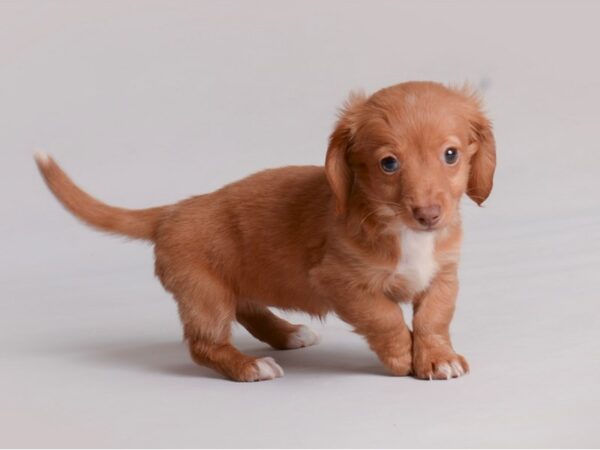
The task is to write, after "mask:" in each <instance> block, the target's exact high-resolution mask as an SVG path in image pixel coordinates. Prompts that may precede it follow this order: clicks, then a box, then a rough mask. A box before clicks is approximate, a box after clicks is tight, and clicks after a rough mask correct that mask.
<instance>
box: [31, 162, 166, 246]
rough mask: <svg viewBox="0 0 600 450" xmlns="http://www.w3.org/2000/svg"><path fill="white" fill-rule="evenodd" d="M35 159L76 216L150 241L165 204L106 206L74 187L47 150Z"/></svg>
mask: <svg viewBox="0 0 600 450" xmlns="http://www.w3.org/2000/svg"><path fill="white" fill-rule="evenodd" d="M35 161H36V163H37V165H38V168H39V169H40V172H41V173H42V176H43V177H44V180H45V181H46V184H47V185H48V187H49V188H50V190H51V191H52V193H53V194H54V195H55V196H56V198H57V199H58V200H59V201H60V202H61V203H62V204H63V206H64V207H65V208H66V209H68V210H69V211H71V212H72V213H73V214H74V215H75V216H76V217H78V218H79V219H81V220H82V221H84V222H85V223H87V224H88V225H91V226H93V227H95V228H98V229H100V230H102V231H108V232H110V233H118V234H123V235H125V236H129V237H131V238H135V239H146V240H153V237H154V233H155V230H156V228H157V226H158V223H159V221H160V219H161V216H162V215H163V214H164V212H165V209H166V208H165V207H159V208H148V209H137V210H133V209H123V208H116V207H114V206H109V205H107V204H105V203H102V202H100V201H98V200H96V199H95V198H93V197H92V196H91V195H89V194H87V193H85V192H84V191H82V190H81V189H80V188H79V187H77V186H76V185H75V183H73V181H71V179H70V178H69V177H68V176H67V174H66V173H65V172H63V170H62V169H61V168H60V167H59V166H58V164H56V162H54V160H53V159H52V158H51V157H50V156H49V155H47V154H46V153H43V152H39V153H36V154H35Z"/></svg>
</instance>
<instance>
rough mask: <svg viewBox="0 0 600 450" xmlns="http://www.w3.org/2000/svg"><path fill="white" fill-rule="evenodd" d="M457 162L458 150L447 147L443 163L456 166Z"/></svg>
mask: <svg viewBox="0 0 600 450" xmlns="http://www.w3.org/2000/svg"><path fill="white" fill-rule="evenodd" d="M456 161H458V150H457V149H456V148H454V147H448V148H447V149H446V150H444V162H445V163H446V164H448V165H449V166H452V165H454V164H456Z"/></svg>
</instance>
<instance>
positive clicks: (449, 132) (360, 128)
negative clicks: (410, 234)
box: [326, 83, 495, 231]
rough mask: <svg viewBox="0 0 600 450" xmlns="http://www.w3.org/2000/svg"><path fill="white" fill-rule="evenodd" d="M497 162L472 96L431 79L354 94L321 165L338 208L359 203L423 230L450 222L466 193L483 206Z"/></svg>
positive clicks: (342, 210)
mask: <svg viewBox="0 0 600 450" xmlns="http://www.w3.org/2000/svg"><path fill="white" fill-rule="evenodd" d="M494 168H495V144H494V138H493V135H492V131H491V127H490V123H489V121H488V120H487V119H486V118H485V116H484V115H483V114H482V112H481V111H480V107H479V103H478V101H477V100H476V98H475V97H474V96H473V95H470V94H468V93H465V92H463V91H457V90H452V89H448V88H445V87H443V86H441V85H439V84H435V83H404V84H400V85H397V86H393V87H391V88H387V89H384V90H381V91H379V92H377V93H375V94H374V95H373V96H371V97H370V98H364V97H356V96H355V97H352V98H351V99H350V100H349V102H348V104H347V105H346V107H345V110H344V111H343V113H342V116H341V118H340V121H339V122H338V124H337V127H336V129H335V131H334V132H333V134H332V136H331V141H330V146H329V149H328V154H327V163H326V172H327V176H328V179H329V182H330V184H331V187H332V190H333V192H334V194H335V196H336V201H337V207H338V211H339V212H340V213H345V212H347V211H348V210H349V209H351V208H352V205H353V204H355V203H356V202H361V203H362V204H363V205H364V204H367V205H368V209H369V210H370V211H372V212H373V213H374V214H378V215H380V216H388V217H389V216H393V217H394V218H397V220H399V221H400V222H401V224H402V225H404V226H406V227H408V228H411V229H413V230H422V231H431V230H435V229H439V228H443V227H445V226H446V225H448V223H449V222H451V221H452V219H453V217H454V216H455V212H456V210H457V208H458V203H459V201H460V198H461V196H462V195H463V194H464V193H465V192H466V193H467V194H468V195H469V196H470V197H471V198H472V199H473V200H474V201H476V202H477V203H478V204H481V203H482V202H483V201H484V200H485V199H486V198H487V197H488V195H489V193H490V191H491V189H492V182H493V174H494Z"/></svg>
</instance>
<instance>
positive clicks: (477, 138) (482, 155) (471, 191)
mask: <svg viewBox="0 0 600 450" xmlns="http://www.w3.org/2000/svg"><path fill="white" fill-rule="evenodd" d="M471 130H472V139H473V144H474V145H477V150H476V152H475V154H474V155H473V156H472V157H471V169H470V172H469V183H468V185H467V195H468V196H469V197H471V200H473V201H474V202H475V203H477V204H478V205H479V206H481V204H482V203H483V202H484V201H485V200H486V199H487V198H488V197H489V195H490V192H492V186H493V184H494V171H495V169H496V141H495V139H494V134H493V132H492V125H491V123H490V121H489V120H488V119H487V118H486V117H485V116H484V115H483V114H481V113H480V112H479V113H478V114H477V117H476V118H475V119H473V120H471Z"/></svg>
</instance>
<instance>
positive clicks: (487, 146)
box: [38, 82, 495, 381]
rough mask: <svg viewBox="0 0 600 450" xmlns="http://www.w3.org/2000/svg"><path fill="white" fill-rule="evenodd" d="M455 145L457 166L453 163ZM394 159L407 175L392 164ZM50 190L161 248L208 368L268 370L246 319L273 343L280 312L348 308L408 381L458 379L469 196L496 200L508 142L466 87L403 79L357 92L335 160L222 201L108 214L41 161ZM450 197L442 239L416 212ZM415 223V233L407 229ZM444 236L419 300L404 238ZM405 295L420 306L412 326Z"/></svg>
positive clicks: (239, 186)
mask: <svg viewBox="0 0 600 450" xmlns="http://www.w3.org/2000/svg"><path fill="white" fill-rule="evenodd" d="M448 146H453V147H456V148H457V149H458V150H459V151H460V158H459V161H458V163H457V164H456V165H454V166H448V165H445V164H444V163H443V161H442V160H441V155H442V152H443V151H444V149H445V148H447V147H448ZM386 155H393V156H394V157H396V158H397V159H398V160H399V161H400V170H399V171H398V173H394V174H387V173H384V172H383V171H382V170H381V167H380V160H381V159H382V158H383V157H385V156H386ZM38 165H39V168H40V170H41V172H42V174H43V176H44V178H45V180H46V182H47V184H48V186H49V187H50V189H51V190H52V191H53V192H54V194H55V195H56V196H57V197H58V199H59V200H60V201H61V202H62V203H63V205H64V206H65V207H66V208H67V209H69V210H70V211H71V212H73V213H74V214H75V215H76V216H77V217H79V218H80V219H82V220H83V221H85V222H86V223H88V224H90V225H92V226H94V227H96V228H99V229H101V230H105V231H109V232H114V233H119V234H124V235H127V236H130V237H134V238H139V239H146V240H150V241H152V242H154V244H155V255H156V275H157V276H158V278H159V279H160V280H161V282H162V284H163V285H164V287H165V288H166V289H167V290H168V291H169V292H171V293H172V294H173V296H174V297H175V299H176V300H177V303H178V307H179V313H180V316H181V320H182V323H183V328H184V335H185V338H186V340H187V342H188V344H189V348H190V353H191V355H192V357H193V359H194V360H195V361H197V362H198V363H201V364H206V365H209V366H212V367H213V368H215V369H216V370H218V371H220V372H221V373H223V374H224V375H226V376H228V377H230V378H232V379H234V380H239V381H250V380H257V379H263V378H272V376H267V377H265V376H264V374H262V375H261V370H260V367H259V364H258V363H257V359H256V358H255V357H253V356H249V355H245V354H242V353H241V352H239V351H238V350H237V349H236V348H235V347H233V346H232V344H231V342H230V327H231V323H232V322H233V321H235V320H237V321H239V322H240V323H241V324H242V325H244V326H245V327H246V328H247V329H248V330H249V331H250V332H251V333H252V334H253V335H254V336H255V337H257V338H258V339H260V340H262V341H264V342H266V343H268V344H270V345H271V346H273V347H274V348H287V347H288V344H289V339H290V336H292V335H293V334H294V333H295V332H297V331H298V330H299V326H298V325H292V324H289V323H288V322H286V321H284V320H283V319H280V318H278V317H277V316H275V315H274V314H273V313H272V312H271V311H270V310H269V309H268V307H269V306H272V307H277V308H282V309H288V310H299V311H304V312H307V313H309V314H312V315H315V316H325V315H326V314H328V313H329V312H335V313H337V314H338V315H339V317H340V318H342V319H343V320H344V321H346V322H348V323H349V324H351V325H352V326H353V327H354V328H355V330H356V332H358V333H360V334H361V335H363V336H364V337H365V338H366V340H367V342H368V343H369V345H370V347H371V348H372V349H373V351H375V352H376V353H377V355H378V356H379V358H380V359H381V361H382V362H383V363H384V364H385V365H386V366H387V367H388V368H389V369H390V370H391V372H392V373H394V374H396V375H407V374H409V373H413V374H414V375H415V376H417V377H419V378H448V377H449V376H450V375H449V374H448V373H447V371H445V370H446V369H445V368H444V365H445V364H452V363H454V364H459V365H460V369H462V370H460V369H459V368H457V369H456V370H457V372H456V373H452V374H451V376H457V375H460V374H462V372H465V373H466V372H467V371H468V366H467V363H466V361H465V359H464V358H463V357H462V356H459V355H457V354H456V353H455V352H454V350H453V349H452V346H451V343H450V337H449V331H448V330H449V325H450V321H451V318H452V314H453V311H454V305H455V300H456V295H457V290H458V280H457V275H456V272H457V265H458V253H459V247H460V240H461V224H460V217H459V209H458V203H459V200H460V198H461V196H462V195H463V194H464V193H466V194H467V195H469V196H470V197H471V198H472V199H473V200H474V201H476V202H477V203H478V204H481V203H482V202H483V201H484V200H485V199H486V198H487V197H488V195H489V193H490V191H491V189H492V180H493V173H494V167H495V144H494V138H493V134H492V131H491V126H490V123H489V121H488V120H487V118H486V117H485V116H484V115H483V113H482V111H481V108H480V104H479V101H478V99H477V98H476V96H475V95H473V94H472V93H471V92H470V91H468V90H466V89H451V88H446V87H444V86H442V85H440V84H436V83H429V82H411V83H403V84H399V85H396V86H392V87H390V88H387V89H383V90H381V91H379V92H377V93H375V94H374V95H372V96H371V97H365V96H363V95H354V96H351V98H350V99H349V101H348V102H347V104H346V105H345V107H344V109H343V111H342V113H341V116H340V119H339V121H338V123H337V125H336V127H335V130H334V132H333V134H332V136H331V139H330V144H329V148H328V151H327V158H326V165H325V168H323V167H316V166H306V167H285V168H280V169H273V170H266V171H263V172H260V173H257V174H255V175H252V176H249V177H247V178H245V179H243V180H241V181H238V182H235V183H232V184H230V185H227V186H225V187H223V188H221V189H219V190H217V191H215V192H213V193H210V194H206V195H200V196H197V197H193V198H190V199H187V200H184V201H181V202H179V203H177V204H174V205H170V206H165V207H159V208H150V209H145V210H136V211H133V210H125V209H120V208H114V207H110V206H107V205H105V204H103V203H101V202H99V201H97V200H95V199H93V198H92V197H90V196H89V195H87V194H86V193H84V192H83V191H81V190H80V189H79V188H78V187H76V186H75V184H73V183H72V181H71V180H70V179H69V178H68V177H67V175H66V174H65V173H64V172H63V171H62V170H61V169H60V168H59V166H58V165H57V164H56V163H55V162H54V161H53V160H52V159H51V158H49V157H46V156H42V157H38ZM433 203H435V204H437V205H439V206H440V207H441V218H440V220H439V223H438V224H437V225H435V226H434V227H433V229H431V230H429V229H428V230H423V226H422V225H421V224H419V222H417V221H416V220H415V217H414V215H413V212H412V211H413V210H414V208H418V207H422V206H427V205H430V204H433ZM402 230H404V231H402ZM406 230H415V231H418V232H419V233H436V234H435V236H436V240H435V253H434V257H435V261H436V264H437V266H436V267H438V270H437V271H436V272H435V275H434V276H433V278H432V280H431V282H430V283H429V284H428V286H427V287H426V288H424V289H422V290H420V291H418V292H416V291H415V290H414V289H412V288H411V285H410V283H408V282H407V279H405V278H404V277H403V276H402V275H398V274H397V273H395V272H394V270H395V267H396V264H397V263H398V261H399V258H401V256H402V248H401V239H400V235H401V233H407V231H406ZM399 301H412V302H413V304H414V309H415V313H414V322H413V331H412V332H411V331H410V330H409V328H408V327H407V326H406V324H405V323H404V319H403V317H402V312H401V309H400V308H399V307H398V304H397V303H398V302H399Z"/></svg>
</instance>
